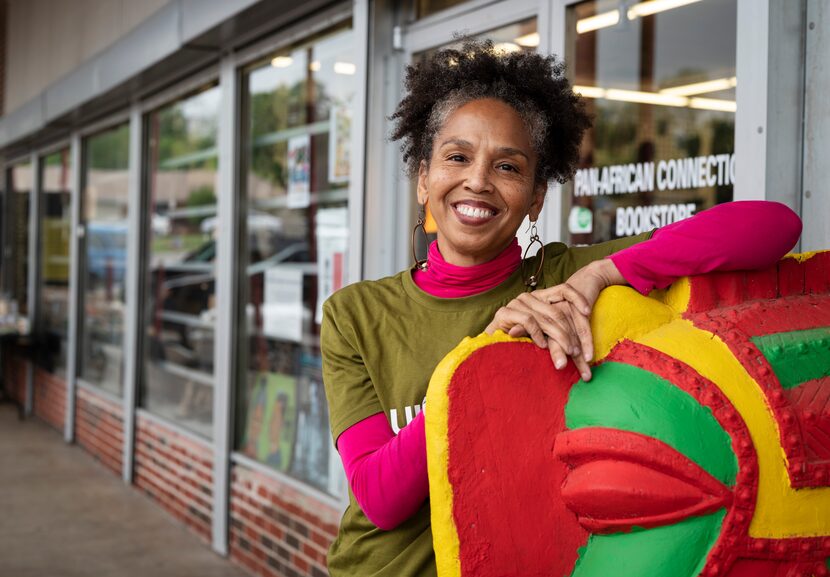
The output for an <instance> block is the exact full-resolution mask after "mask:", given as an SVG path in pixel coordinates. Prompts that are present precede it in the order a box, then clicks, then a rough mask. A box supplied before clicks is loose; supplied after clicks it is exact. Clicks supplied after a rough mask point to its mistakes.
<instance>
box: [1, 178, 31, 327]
mask: <svg viewBox="0 0 830 577" xmlns="http://www.w3.org/2000/svg"><path fill="white" fill-rule="evenodd" d="M6 176H7V179H8V180H7V182H8V186H7V188H6V215H5V216H6V220H5V222H6V230H5V231H4V234H5V238H6V245H5V249H4V261H5V262H4V263H3V275H4V276H3V278H4V281H3V290H4V292H5V293H6V296H7V297H8V299H9V300H8V307H9V310H7V313H8V314H10V315H12V316H15V314H14V313H15V310H14V309H16V310H17V314H19V315H21V316H25V315H27V314H28V311H29V302H28V298H29V288H28V287H29V285H28V282H29V280H28V279H29V207H30V201H31V194H32V166H31V164H29V163H28V162H27V163H25V164H18V165H15V166H13V167H12V168H10V169H9V170H8V172H7V175H6Z"/></svg>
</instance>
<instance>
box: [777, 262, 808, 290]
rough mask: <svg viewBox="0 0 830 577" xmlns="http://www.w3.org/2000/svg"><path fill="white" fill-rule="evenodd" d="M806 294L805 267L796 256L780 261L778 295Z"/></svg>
mask: <svg viewBox="0 0 830 577" xmlns="http://www.w3.org/2000/svg"><path fill="white" fill-rule="evenodd" d="M800 294H804V267H803V266H802V264H801V263H799V262H798V261H797V260H795V259H794V258H785V259H782V260H780V261H779V262H778V296H780V297H788V296H793V295H800Z"/></svg>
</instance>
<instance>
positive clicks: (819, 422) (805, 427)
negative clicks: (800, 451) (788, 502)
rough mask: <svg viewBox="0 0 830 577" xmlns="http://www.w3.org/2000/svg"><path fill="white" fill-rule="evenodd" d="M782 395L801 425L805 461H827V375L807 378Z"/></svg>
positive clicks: (829, 440)
mask: <svg viewBox="0 0 830 577" xmlns="http://www.w3.org/2000/svg"><path fill="white" fill-rule="evenodd" d="M784 394H785V395H786V397H787V399H789V401H790V402H791V403H792V404H793V407H794V408H795V413H796V417H797V418H798V422H799V424H800V425H801V432H802V435H803V436H804V448H805V452H806V454H807V460H808V461H813V462H816V461H830V377H822V378H820V379H813V380H812V381H807V382H806V383H803V384H801V385H799V386H797V387H795V388H792V389H788V390H786V391H784ZM824 480H825V481H827V480H828V479H824Z"/></svg>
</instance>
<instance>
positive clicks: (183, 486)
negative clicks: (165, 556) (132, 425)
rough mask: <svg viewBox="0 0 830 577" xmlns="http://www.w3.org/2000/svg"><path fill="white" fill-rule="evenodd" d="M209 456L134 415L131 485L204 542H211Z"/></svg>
mask: <svg viewBox="0 0 830 577" xmlns="http://www.w3.org/2000/svg"><path fill="white" fill-rule="evenodd" d="M212 468H213V454H212V451H211V448H210V447H209V446H208V445H207V444H206V443H201V442H198V441H196V440H194V439H193V438H191V437H190V436H188V435H183V434H181V433H178V432H176V431H174V430H172V429H171V428H169V427H166V426H164V425H163V424H161V423H159V422H157V421H155V420H154V419H151V418H148V417H146V416H144V415H141V414H139V415H137V422H136V438H135V469H134V474H135V477H134V482H135V485H136V486H137V487H138V488H139V489H141V490H142V491H144V493H145V494H147V495H148V496H149V497H150V498H152V499H153V500H155V501H156V502H158V503H159V504H160V505H161V506H162V507H163V508H164V509H166V510H167V511H168V512H169V513H170V514H171V515H173V516H174V517H175V518H176V519H178V520H179V521H181V522H182V523H184V524H185V525H187V526H188V527H189V528H190V529H192V530H193V531H194V532H195V533H196V534H197V535H198V536H199V537H201V538H202V539H203V540H204V541H206V542H208V543H210V541H211V514H212V509H213V504H212V503H213V487H212V483H213V471H212Z"/></svg>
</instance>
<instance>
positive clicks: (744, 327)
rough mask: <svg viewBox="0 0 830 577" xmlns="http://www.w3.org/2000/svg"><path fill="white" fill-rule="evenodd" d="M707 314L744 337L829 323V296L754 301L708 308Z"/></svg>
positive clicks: (829, 324) (824, 325)
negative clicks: (712, 308) (739, 331)
mask: <svg viewBox="0 0 830 577" xmlns="http://www.w3.org/2000/svg"><path fill="white" fill-rule="evenodd" d="M706 317H708V318H710V319H718V320H721V321H725V322H728V323H730V324H731V325H732V326H734V328H736V329H740V330H741V331H742V332H743V333H744V334H745V335H746V336H748V337H755V336H758V335H768V334H770V333H781V332H788V331H803V330H808V329H815V328H819V327H826V326H830V295H813V296H800V297H789V298H782V299H778V300H774V301H755V302H749V303H744V304H741V305H738V306H735V307H727V308H721V309H716V310H713V311H709V312H708V314H707V315H706Z"/></svg>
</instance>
